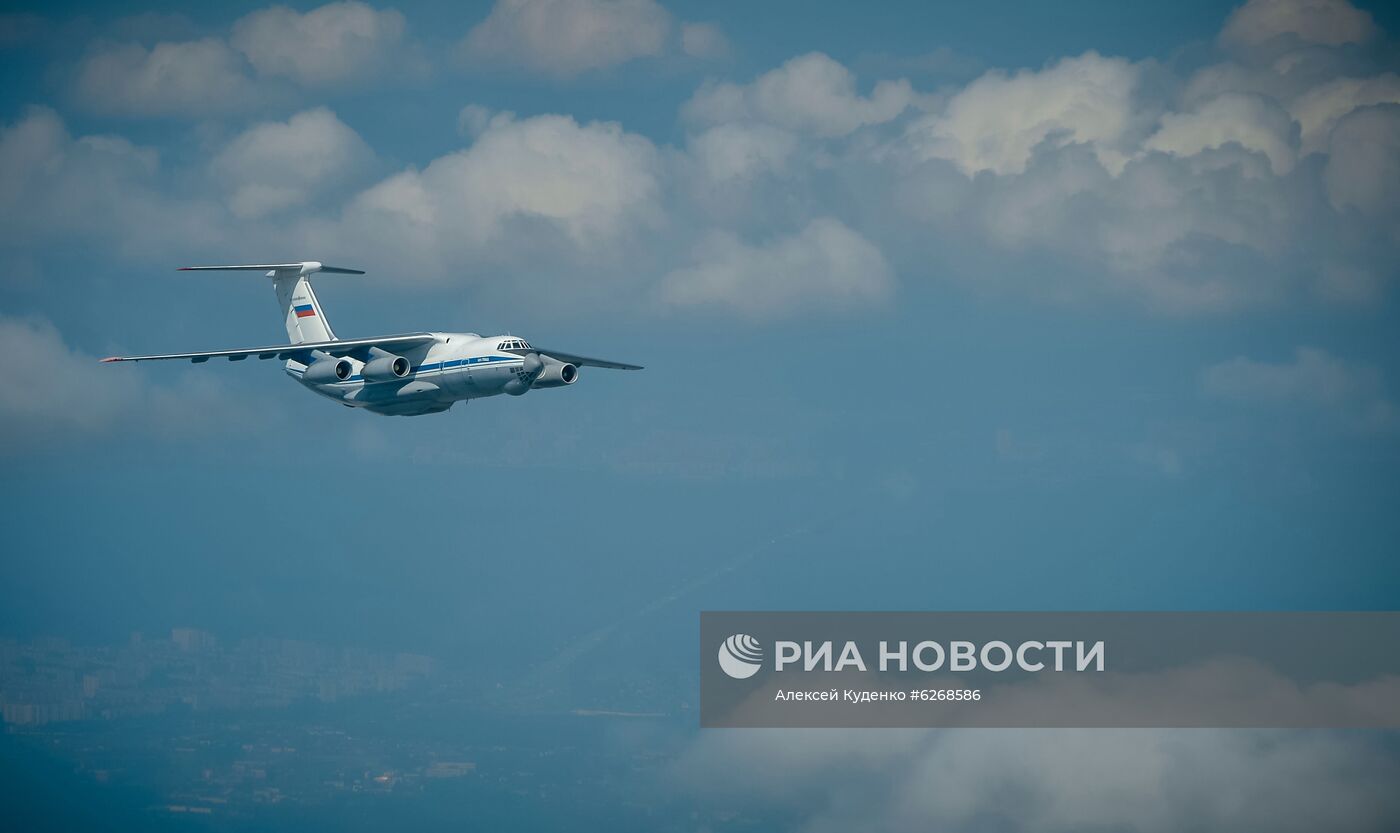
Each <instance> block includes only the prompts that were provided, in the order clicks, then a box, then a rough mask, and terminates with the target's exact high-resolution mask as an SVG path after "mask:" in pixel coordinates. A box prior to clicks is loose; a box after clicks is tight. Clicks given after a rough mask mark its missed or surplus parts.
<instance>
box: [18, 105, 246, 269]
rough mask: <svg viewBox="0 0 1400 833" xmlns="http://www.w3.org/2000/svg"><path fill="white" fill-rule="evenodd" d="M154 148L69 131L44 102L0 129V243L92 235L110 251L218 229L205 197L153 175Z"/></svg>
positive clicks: (195, 237)
mask: <svg viewBox="0 0 1400 833" xmlns="http://www.w3.org/2000/svg"><path fill="white" fill-rule="evenodd" d="M159 170H160V156H159V154H158V153H156V151H154V150H153V149H151V148H146V147H141V146H138V145H135V144H133V143H132V142H130V141H128V140H126V139H124V138H121V137H119V136H112V135H90V136H78V137H74V136H72V135H70V134H69V133H68V130H67V127H66V126H65V125H64V123H63V120H62V119H60V118H59V117H58V115H57V114H56V113H54V112H53V111H52V110H47V109H35V110H32V111H30V112H29V113H28V114H27V115H26V116H25V117H24V118H22V119H21V120H20V121H19V122H17V123H15V124H13V125H9V126H6V127H5V128H3V129H0V211H3V213H4V216H5V218H6V220H5V222H4V223H3V224H0V243H3V244H6V245H11V246H13V245H23V244H32V243H49V242H51V241H53V240H56V239H57V240H63V241H65V242H70V241H71V240H73V239H74V238H75V237H86V238H88V239H95V240H100V241H102V242H103V243H105V244H108V245H110V246H112V247H113V249H114V250H117V251H126V252H137V251H144V250H146V249H147V248H148V247H150V246H154V245H172V246H173V245H176V244H177V243H178V245H180V246H185V245H199V244H200V243H201V242H205V241H208V240H210V239H211V238H212V237H213V236H216V235H218V234H219V233H220V232H219V229H220V226H221V221H222V219H223V218H222V216H220V215H218V214H217V213H214V212H211V209H212V208H213V206H212V205H210V204H207V203H204V202H200V201H192V200H180V199H176V198H174V197H171V196H170V195H169V194H167V193H166V192H165V190H164V189H163V187H162V183H161V182H160V181H159V176H158V175H159Z"/></svg>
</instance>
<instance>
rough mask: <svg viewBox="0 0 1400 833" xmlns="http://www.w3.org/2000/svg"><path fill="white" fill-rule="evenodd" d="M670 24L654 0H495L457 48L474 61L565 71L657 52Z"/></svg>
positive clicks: (561, 73) (562, 73)
mask: <svg viewBox="0 0 1400 833" xmlns="http://www.w3.org/2000/svg"><path fill="white" fill-rule="evenodd" d="M670 30H671V16H670V15H669V14H668V13H667V12H666V10H665V9H663V8H662V7H661V6H659V5H657V4H656V3H655V2H653V0H497V2H496V5H495V6H494V7H492V9H491V13H490V14H489V15H487V17H486V19H485V20H483V21H481V22H480V23H478V24H477V25H476V26H474V27H472V30H471V31H470V32H468V33H467V36H466V37H465V38H464V39H463V40H462V42H461V44H460V45H459V48H460V50H461V51H462V53H463V54H464V55H465V57H466V58H467V59H468V60H470V61H473V62H480V63H505V64H508V65H511V66H520V67H523V68H525V69H529V70H533V71H535V72H540V73H544V74H547V75H554V76H560V77H570V76H574V75H578V74H579V73H582V72H587V71H589V70H596V69H603V68H605V67H610V66H615V65H617V64H622V63H626V62H627V61H630V60H633V59H635V58H644V57H648V56H654V55H660V54H661V53H662V51H663V50H664V49H665V46H666V38H667V36H668V34H669V33H670Z"/></svg>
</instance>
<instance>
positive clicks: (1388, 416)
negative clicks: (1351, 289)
mask: <svg viewBox="0 0 1400 833" xmlns="http://www.w3.org/2000/svg"><path fill="white" fill-rule="evenodd" d="M1201 387H1202V389H1203V390H1204V391H1205V392H1206V393H1207V394H1209V395H1211V396H1214V397H1216V398H1219V399H1223V400H1228V401H1233V402H1240V403H1250V404H1260V405H1271V406H1286V407H1287V406H1294V407H1296V406H1304V407H1307V408H1311V409H1316V410H1319V411H1322V412H1325V413H1327V414H1330V415H1332V416H1334V417H1337V418H1339V419H1341V420H1342V421H1343V422H1344V423H1345V424H1347V425H1348V426H1350V427H1353V428H1356V429H1361V430H1374V431H1383V430H1390V429H1393V428H1395V427H1396V425H1397V417H1400V413H1398V412H1397V410H1396V406H1395V404H1394V403H1392V402H1391V401H1390V400H1389V399H1388V398H1387V397H1386V395H1385V386H1384V384H1383V382H1382V379H1381V376H1380V373H1379V372H1378V371H1376V370H1375V369H1374V368H1370V367H1357V366H1354V365H1351V364H1348V363H1347V362H1344V361H1342V360H1340V359H1338V358H1336V357H1334V356H1332V355H1329V354H1328V353H1327V352H1325V351H1323V350H1319V349H1317V348H1314V347H1299V348H1298V349H1297V350H1296V351H1295V352H1294V355H1293V359H1292V360H1291V361H1285V362H1277V363H1273V362H1263V361H1257V360H1255V359H1249V358H1245V357H1243V356H1240V357H1236V358H1233V359H1230V360H1229V361H1225V362H1221V363H1219V364H1216V365H1212V366H1211V367H1208V368H1206V370H1205V371H1204V372H1203V373H1202V374H1201Z"/></svg>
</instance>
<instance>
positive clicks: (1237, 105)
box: [1143, 93, 1298, 175]
mask: <svg viewBox="0 0 1400 833" xmlns="http://www.w3.org/2000/svg"><path fill="white" fill-rule="evenodd" d="M1297 132H1298V131H1297V128H1296V127H1295V126H1294V124H1293V119H1292V117H1291V116H1290V115H1289V114H1288V112H1287V111H1286V110H1284V109H1283V108H1282V107H1281V106H1279V105H1278V104H1277V103H1275V102H1272V101H1269V100H1268V99H1265V98H1262V97H1260V96H1253V95H1242V94H1239V93H1227V94H1225V95H1222V96H1219V97H1217V98H1213V99H1211V100H1209V101H1207V102H1205V103H1204V104H1202V105H1200V106H1199V107H1197V108H1196V109H1194V110H1192V111H1191V112H1187V113H1167V114H1165V115H1163V116H1162V121H1161V127H1160V128H1159V129H1158V130H1157V132H1156V133H1154V134H1153V135H1152V136H1151V137H1150V138H1149V139H1148V140H1147V142H1146V143H1144V145H1143V147H1144V148H1145V149H1146V150H1160V151H1164V152H1167V153H1173V154H1176V155H1178V156H1195V155H1196V154H1198V153H1200V152H1201V151H1203V150H1207V149H1209V148H1219V147H1223V146H1225V145H1227V144H1230V143H1232V142H1233V143H1234V144H1237V145H1239V146H1240V147H1243V148H1245V149H1247V150H1254V151H1258V152H1260V153H1262V154H1264V155H1265V156H1267V157H1268V158H1269V164H1270V166H1271V167H1272V169H1273V172H1274V173H1275V174H1279V175H1282V174H1286V173H1288V171H1289V170H1291V169H1292V168H1293V163H1294V159H1295V157H1296V148H1295V145H1296V144H1297V141H1296V135H1297Z"/></svg>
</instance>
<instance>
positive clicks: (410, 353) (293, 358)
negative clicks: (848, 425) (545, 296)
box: [102, 261, 642, 416]
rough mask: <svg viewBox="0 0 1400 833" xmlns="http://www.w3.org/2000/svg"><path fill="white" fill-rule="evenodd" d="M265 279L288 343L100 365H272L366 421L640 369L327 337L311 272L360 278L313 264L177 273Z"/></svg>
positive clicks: (447, 338) (470, 337) (519, 350)
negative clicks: (601, 372) (359, 411)
mask: <svg viewBox="0 0 1400 833" xmlns="http://www.w3.org/2000/svg"><path fill="white" fill-rule="evenodd" d="M219 270H227V271H242V272H266V273H267V277H269V278H271V279H272V286H273V288H274V289H276V290H277V302H278V304H279V305H280V306H281V307H282V314H283V316H284V317H285V318H286V324H287V338H288V340H289V341H290V342H291V343H290V344H274V345H270V346H267V347H248V348H242V349H238V350H208V351H205V352H202V353H166V354H161V355H156V356H112V357H110V358H106V359H103V360H102V361H104V362H144V361H154V360H157V359H189V360H190V361H192V362H195V363H196V364H198V363H200V362H207V361H209V360H210V359H212V358H216V357H223V358H226V359H228V360H229V361H231V362H237V361H242V360H244V359H246V358H248V357H249V356H257V357H258V358H259V359H272V358H276V359H281V360H284V361H285V362H286V366H285V370H286V372H287V375H288V376H291V377H292V378H293V379H296V380H297V381H298V382H301V383H302V384H303V385H305V386H306V387H308V388H310V389H311V390H313V391H315V392H316V393H319V394H321V395H322V396H326V397H329V398H331V399H334V400H336V401H338V402H340V403H341V404H343V405H346V406H347V407H351V408H364V409H365V410H367V411H373V412H374V413H376V414H389V415H396V416H417V415H418V414H434V413H439V412H441V411H445V410H447V409H448V408H450V407H452V403H454V402H457V401H460V400H464V399H479V398H481V397H485V396H495V395H497V394H501V393H508V394H510V395H512V396H520V395H521V394H523V393H526V392H528V391H532V390H536V389H538V388H558V387H564V386H566V385H572V384H573V383H574V382H575V381H577V380H578V373H579V370H578V369H579V368H580V367H607V368H612V369H614V370H641V369H642V368H641V367H639V366H637V365H635V364H623V363H622V362H610V361H604V360H602V359H590V358H587V357H585V356H575V355H574V354H572V353H561V352H559V351H557V350H548V349H545V348H540V347H533V346H531V345H530V344H529V343H528V342H527V341H525V340H524V339H522V338H518V337H516V336H508V335H506V336H488V337H482V336H479V335H477V334H476V333H405V334H402V335H391V336H379V337H377V338H345V339H342V338H336V336H335V333H334V332H332V331H331V325H330V322H328V321H327V320H326V315H325V313H324V312H323V311H322V309H321V304H320V302H319V301H317V300H316V293H315V291H313V290H312V288H311V280H310V277H311V275H313V274H315V273H316V272H326V273H335V274H341V275H363V274H364V272H362V271H360V270H358V269H341V268H338V267H335V266H324V265H322V264H320V263H318V262H316V261H304V262H302V263H272V264H263V265H255V266H185V267H183V268H182V269H181V270H180V271H182V272H199V271H219Z"/></svg>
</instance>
